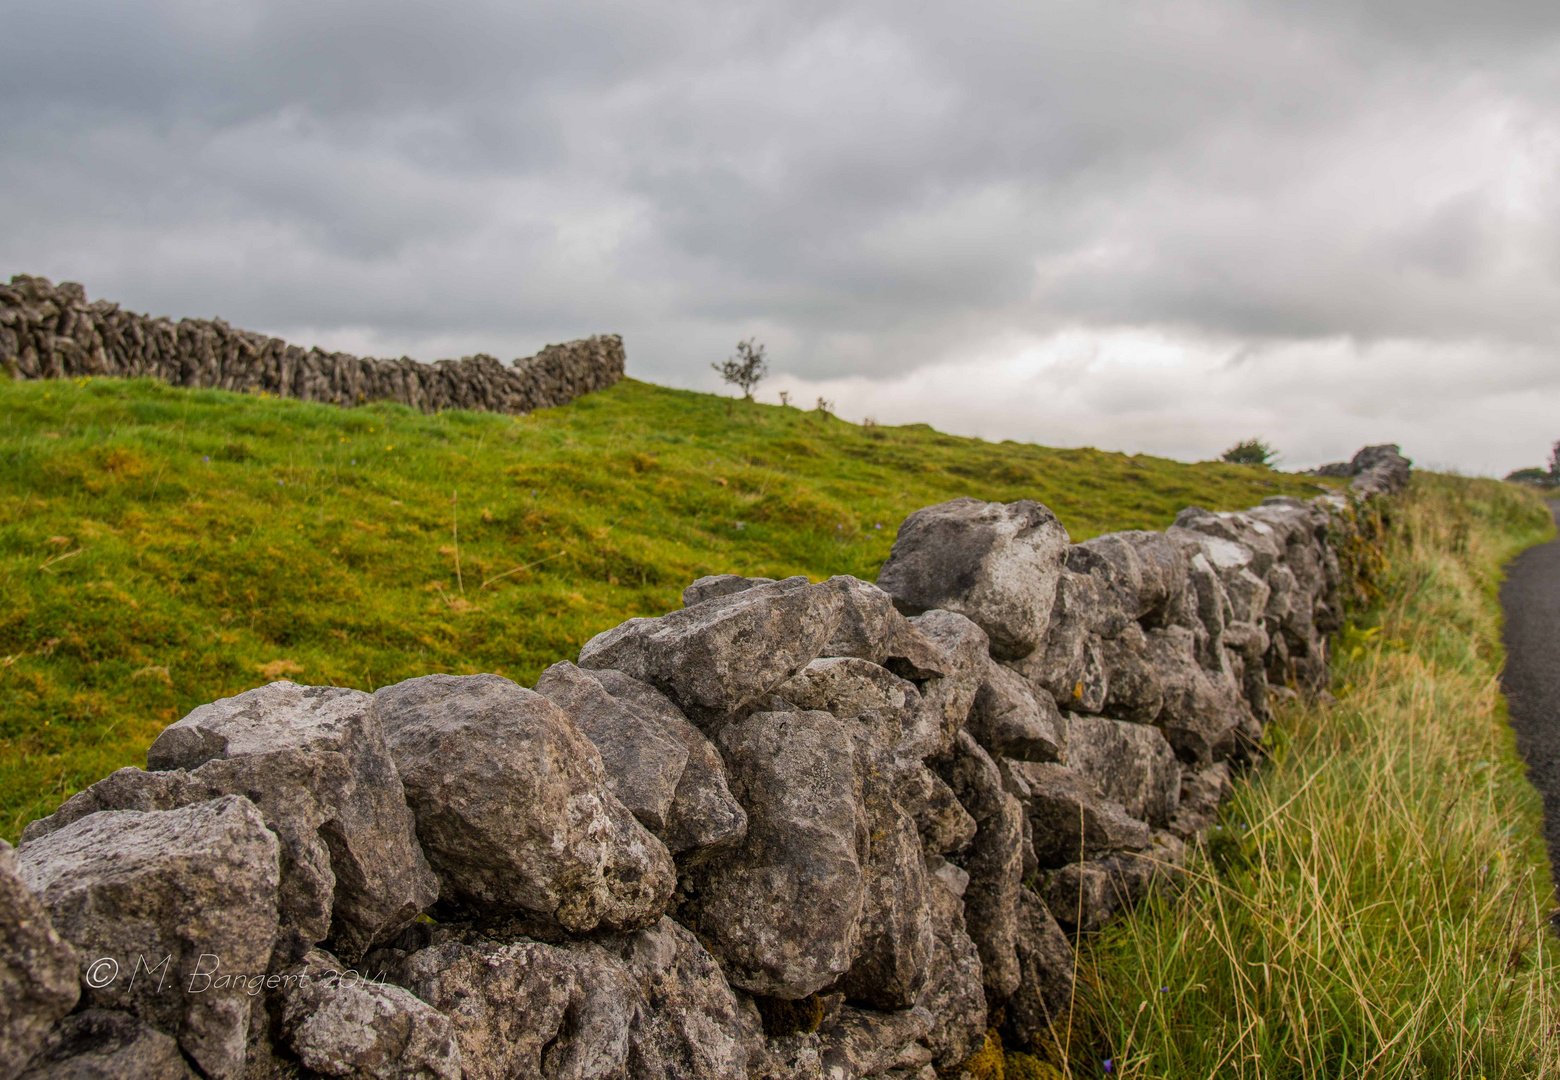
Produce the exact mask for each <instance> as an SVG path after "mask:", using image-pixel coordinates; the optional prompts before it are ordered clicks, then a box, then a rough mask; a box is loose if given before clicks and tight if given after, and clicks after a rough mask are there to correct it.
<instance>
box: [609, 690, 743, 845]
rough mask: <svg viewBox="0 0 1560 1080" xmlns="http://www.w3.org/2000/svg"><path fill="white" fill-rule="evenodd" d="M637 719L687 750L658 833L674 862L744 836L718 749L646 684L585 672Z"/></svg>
mask: <svg viewBox="0 0 1560 1080" xmlns="http://www.w3.org/2000/svg"><path fill="white" fill-rule="evenodd" d="M585 674H588V675H589V676H590V677H591V678H593V679H595V680H596V681H597V682H598V683H600V684H601V686H602V687H603V688H604V689H605V690H606V691H607V693H609V694H611V695H612V696H613V697H615V698H617V699H618V701H620V702H622V703H623V704H625V705H627V706H628V707H629V708H631V709H634V710H636V711H637V712H638V713H639V714H640V715H642V716H648V717H653V718H654V719H655V721H656V722H657V723H659V724H660V725H661V728H662V730H664V731H665V732H666V733H667V734H668V735H671V736H672V737H673V738H675V739H677V740H678V741H679V742H681V743H682V746H683V749H684V750H686V751H687V752H688V758H687V761H686V762H685V763H684V765H683V771H682V776H681V777H680V778H679V779H678V781H677V790H676V792H675V793H674V795H673V797H672V805H671V807H670V808H669V809H668V810H667V815H666V825H665V827H664V829H663V830H662V832H661V833H660V834H658V835H660V837H661V839H662V841H663V842H664V843H665V844H666V847H667V850H668V851H670V852H671V853H672V854H673V855H676V856H677V857H678V859H679V861H681V862H684V863H689V864H691V863H693V862H696V861H699V860H702V859H706V858H710V857H712V856H714V855H715V854H718V853H719V852H721V851H724V850H726V849H727V848H729V847H730V846H731V845H732V844H735V843H736V842H737V841H739V840H741V839H742V838H743V837H744V836H746V835H747V812H746V811H745V810H743V809H742V806H741V804H740V803H738V802H737V800H736V797H735V796H733V795H732V794H731V789H730V788H729V787H728V786H727V784H726V766H725V763H724V762H722V761H721V759H720V751H718V750H716V749H715V744H714V743H712V742H710V741H709V740H708V739H706V738H705V737H704V736H703V734H701V733H700V731H699V729H698V728H696V727H694V726H693V725H692V724H691V723H689V722H688V718H687V717H686V716H684V715H683V713H682V710H681V709H679V708H678V707H677V706H676V705H675V704H673V703H672V699H671V698H669V697H667V696H666V695H665V694H663V693H661V691H659V690H657V689H656V688H655V687H653V686H651V685H650V684H649V683H645V682H640V681H639V680H638V679H636V678H634V677H633V676H632V675H625V674H623V673H622V672H621V671H613V670H612V669H610V668H602V669H598V670H593V671H588V672H585Z"/></svg>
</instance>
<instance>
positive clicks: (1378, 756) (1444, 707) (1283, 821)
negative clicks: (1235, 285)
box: [1084, 473, 1560, 1080]
mask: <svg viewBox="0 0 1560 1080" xmlns="http://www.w3.org/2000/svg"><path fill="white" fill-rule="evenodd" d="M1552 532H1553V526H1552V524H1551V522H1550V517H1549V514H1548V513H1547V511H1546V510H1545V508H1544V506H1543V504H1542V502H1541V501H1540V500H1539V498H1538V497H1537V496H1536V495H1534V494H1533V493H1531V492H1528V491H1524V490H1522V489H1520V488H1518V487H1516V486H1515V485H1511V484H1500V483H1498V482H1496V481H1493V480H1465V479H1459V478H1455V477H1446V476H1436V475H1434V474H1427V473H1418V474H1416V475H1415V478H1414V486H1413V488H1412V490H1411V493H1410V494H1409V496H1408V497H1407V498H1406V499H1405V500H1403V502H1402V504H1401V505H1400V506H1399V508H1398V510H1397V512H1396V523H1395V527H1394V529H1393V530H1392V531H1391V532H1390V533H1389V534H1388V535H1387V540H1386V556H1387V572H1386V575H1385V577H1384V579H1383V581H1382V584H1383V586H1384V590H1383V595H1382V597H1381V599H1380V601H1379V603H1378V604H1377V605H1376V606H1375V607H1374V608H1373V609H1372V610H1370V611H1366V612H1361V613H1357V615H1356V618H1355V622H1354V624H1353V625H1351V626H1350V627H1349V628H1348V629H1347V630H1346V632H1345V633H1344V634H1343V635H1342V636H1341V637H1340V639H1339V641H1338V648H1337V653H1336V657H1335V663H1334V670H1333V679H1334V687H1333V689H1334V692H1335V693H1336V694H1337V696H1338V698H1339V702H1338V704H1336V705H1334V706H1331V707H1324V706H1314V705H1313V706H1290V707H1288V708H1286V709H1283V710H1281V711H1280V713H1279V717H1278V722H1277V723H1276V724H1275V725H1274V727H1273V728H1271V729H1270V730H1269V740H1270V742H1272V744H1273V745H1274V747H1275V750H1276V753H1275V757H1274V760H1273V761H1272V762H1270V763H1269V764H1268V765H1266V766H1265V767H1264V768H1263V769H1262V771H1261V772H1260V773H1258V774H1257V775H1256V777H1255V778H1254V779H1252V780H1250V781H1249V782H1245V783H1242V784H1240V785H1238V788H1237V793H1236V797H1235V798H1234V800H1232V801H1231V802H1230V803H1229V804H1228V805H1227V806H1226V807H1225V810H1224V813H1223V816H1222V825H1221V827H1220V829H1219V830H1217V831H1216V832H1215V833H1214V836H1213V841H1212V843H1211V844H1210V845H1209V846H1208V847H1207V848H1206V849H1204V855H1203V857H1202V858H1200V859H1199V860H1198V861H1197V862H1196V863H1195V864H1194V866H1193V874H1192V882H1191V884H1190V886H1189V887H1188V888H1187V889H1186V890H1185V891H1184V892H1183V893H1181V894H1179V895H1176V896H1169V895H1165V896H1160V897H1158V898H1156V899H1155V900H1154V901H1153V902H1151V903H1149V904H1146V905H1144V906H1143V907H1142V908H1140V909H1138V910H1137V911H1135V912H1133V913H1132V914H1130V915H1129V916H1128V917H1127V918H1126V919H1123V920H1122V921H1121V922H1119V923H1117V924H1115V925H1114V926H1112V927H1110V928H1108V929H1107V930H1106V931H1105V933H1104V934H1103V936H1102V937H1101V939H1100V941H1099V942H1098V947H1097V948H1096V949H1095V950H1093V952H1092V954H1091V953H1088V952H1086V953H1085V954H1084V955H1085V956H1086V957H1089V960H1088V961H1087V962H1086V963H1085V976H1086V978H1085V982H1086V983H1088V984H1091V985H1092V986H1093V987H1094V992H1095V995H1096V996H1097V1002H1098V1008H1097V1010H1096V1011H1095V1014H1094V1016H1093V1017H1092V1019H1093V1021H1094V1022H1095V1024H1096V1025H1097V1030H1099V1031H1102V1032H1103V1033H1104V1034H1103V1043H1104V1046H1103V1047H1101V1048H1100V1049H1099V1050H1097V1051H1096V1054H1097V1055H1099V1056H1107V1055H1108V1056H1112V1057H1113V1060H1114V1073H1115V1075H1117V1076H1119V1077H1122V1078H1123V1080H1134V1078H1143V1080H1148V1078H1154V1080H1158V1078H1169V1077H1176V1078H1183V1077H1215V1076H1220V1077H1222V1076H1229V1077H1263V1078H1285V1080H1288V1078H1294V1080H1300V1078H1307V1080H1309V1078H1326V1080H1333V1078H1339V1077H1379V1078H1381V1080H1391V1078H1397V1077H1402V1078H1405V1080H1407V1078H1410V1077H1414V1078H1418V1077H1465V1078H1467V1080H1497V1078H1508V1077H1509V1078H1515V1077H1553V1076H1555V1075H1557V1073H1560V1053H1557V1050H1560V949H1557V946H1556V943H1555V940H1554V935H1553V932H1552V929H1551V926H1550V913H1551V912H1552V911H1553V909H1554V890H1553V888H1552V886H1551V884H1550V877H1549V867H1548V863H1547V859H1546V856H1545V852H1544V845H1543V828H1542V814H1543V808H1542V805H1541V802H1540V799H1539V796H1538V793H1537V792H1536V791H1535V790H1534V789H1533V787H1532V785H1530V784H1529V783H1528V781H1527V778H1526V773H1525V770H1524V768H1523V765H1522V762H1521V760H1520V759H1519V758H1518V756H1517V752H1516V748H1515V744H1514V741H1513V738H1512V734H1511V731H1510V729H1509V727H1508V726H1507V724H1506V718H1505V709H1504V704H1503V702H1502V699H1501V697H1500V693H1499V687H1498V684H1497V681H1496V674H1497V672H1498V671H1499V669H1500V664H1501V644H1500V633H1499V626H1500V604H1499V600H1498V598H1497V596H1496V591H1495V590H1496V587H1497V584H1498V582H1499V580H1500V567H1501V566H1502V565H1503V564H1504V563H1505V561H1506V560H1507V559H1508V558H1510V557H1511V556H1512V555H1513V554H1515V553H1516V552H1517V551H1518V550H1520V549H1521V548H1522V547H1524V546H1526V545H1527V544H1530V543H1534V542H1536V541H1538V540H1542V539H1546V538H1548V536H1549V535H1551V534H1552ZM1091 1064H1092V1063H1091Z"/></svg>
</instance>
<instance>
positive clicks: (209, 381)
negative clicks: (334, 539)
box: [0, 274, 623, 413]
mask: <svg viewBox="0 0 1560 1080" xmlns="http://www.w3.org/2000/svg"><path fill="white" fill-rule="evenodd" d="M0 369H3V370H4V371H6V372H7V373H9V374H10V375H11V377H12V378H20V379H60V378H77V377H80V376H90V375H114V376H120V377H124V378H134V377H147V378H153V379H161V380H162V381H163V382H167V383H172V384H173V385H175V386H189V387H206V388H213V389H218V390H236V391H240V392H252V393H259V392H264V393H269V394H276V395H278V396H279V397H290V398H299V399H301V400H303V401H327V402H330V403H332V404H335V405H361V404H363V403H365V402H369V401H398V402H400V403H401V404H403V405H410V406H412V407H413V408H415V409H421V410H422V411H423V412H437V411H438V410H440V409H481V410H485V411H488V412H502V413H525V412H530V411H531V410H533V409H544V408H550V407H552V406H555V405H563V404H565V403H567V402H569V401H573V400H574V399H575V398H577V397H579V396H580V395H581V394H588V393H590V392H591V391H593V390H603V389H605V388H606V387H609V386H611V385H612V384H613V383H615V382H617V381H618V380H619V379H621V378H622V377H623V339H622V338H620V337H618V336H617V335H616V334H603V335H599V336H596V337H589V338H584V339H582V340H580V341H571V342H569V343H568V344H566V345H549V346H547V347H546V348H545V349H543V350H542V351H541V352H539V353H537V354H536V355H535V356H532V357H527V358H525V359H522V360H515V361H514V362H513V363H512V364H504V363H502V362H501V361H499V360H498V359H496V358H495V357H492V356H488V355H486V354H478V355H477V356H468V357H464V358H463V359H460V360H440V361H438V362H437V363H433V364H424V363H419V362H418V361H416V360H412V359H409V358H407V357H402V358H401V359H399V360H376V359H373V358H371V357H357V356H350V355H348V354H347V353H339V352H336V353H330V352H324V351H323V350H320V349H317V348H315V349H303V348H300V347H299V346H297V345H289V344H287V343H286V342H285V341H282V340H281V339H279V338H273V337H267V336H266V335H264V334H257V333H254V332H253V331H250V330H237V329H234V328H233V327H231V326H229V325H228V324H227V323H225V322H223V321H222V320H221V319H182V320H180V321H179V322H177V323H176V322H174V321H172V320H171V319H166V318H152V317H151V316H148V315H137V314H135V313H134V312H130V311H124V310H121V309H120V307H119V305H118V304H113V303H109V302H108V301H106V300H97V301H92V302H90V303H89V302H88V300H87V294H86V290H85V289H83V288H82V287H81V286H80V285H78V284H75V283H74V282H64V283H62V284H60V285H53V284H51V283H50V282H49V281H48V279H46V278H40V277H29V276H27V275H25V274H20V275H17V276H15V277H13V278H11V284H10V285H9V286H5V285H0Z"/></svg>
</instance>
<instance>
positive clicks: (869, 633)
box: [821, 575, 950, 679]
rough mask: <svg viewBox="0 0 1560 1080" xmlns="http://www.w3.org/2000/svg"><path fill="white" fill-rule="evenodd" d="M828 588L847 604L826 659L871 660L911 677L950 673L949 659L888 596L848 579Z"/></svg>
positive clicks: (827, 647) (834, 580)
mask: <svg viewBox="0 0 1560 1080" xmlns="http://www.w3.org/2000/svg"><path fill="white" fill-rule="evenodd" d="M825 584H826V585H829V586H831V587H833V588H836V589H838V590H839V591H840V597H841V601H842V605H841V608H840V622H839V626H838V627H837V628H836V629H835V631H834V636H833V637H832V638H830V639H829V642H828V644H827V645H825V646H824V647H823V653H822V654H821V655H823V656H854V657H856V658H858V659H861V660H869V661H871V662H872V663H874V664H879V665H881V666H883V667H886V668H888V669H889V670H891V671H893V672H894V673H895V674H896V675H900V676H902V677H904V678H906V679H929V678H933V677H934V676H940V675H947V674H950V672H949V668H948V657H947V656H945V655H944V654H943V652H942V650H941V649H939V648H938V647H937V646H936V645H934V644H932V643H931V642H930V641H928V640H927V639H926V638H925V637H924V636H922V634H921V633H920V631H918V630H917V629H916V628H915V626H913V625H912V624H911V623H910V621H909V620H908V619H906V618H905V617H904V615H902V614H901V613H900V611H899V609H898V608H896V607H894V598H893V597H891V596H889V595H888V593H886V592H884V591H883V590H882V589H880V588H878V587H877V586H876V585H874V584H872V583H871V582H868V581H862V580H861V579H860V578H854V577H849V576H847V575H839V576H836V577H832V578H830V579H829V580H828V581H827V582H825Z"/></svg>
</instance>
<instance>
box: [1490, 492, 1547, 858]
mask: <svg viewBox="0 0 1560 1080" xmlns="http://www.w3.org/2000/svg"><path fill="white" fill-rule="evenodd" d="M1549 508H1550V511H1551V512H1552V513H1553V514H1555V518H1556V520H1557V521H1560V501H1556V502H1551V503H1550V504H1549ZM1500 602H1501V606H1502V607H1503V608H1505V610H1506V629H1505V634H1504V637H1505V640H1506V670H1505V671H1504V672H1502V673H1501V688H1502V689H1503V690H1504V691H1505V693H1506V703H1507V705H1508V706H1509V707H1510V710H1511V726H1512V728H1513V729H1514V730H1515V731H1516V733H1517V748H1518V749H1519V750H1520V751H1521V752H1522V756H1523V758H1525V759H1526V760H1527V763H1528V775H1529V777H1530V778H1531V779H1532V781H1533V785H1534V786H1535V787H1537V788H1538V790H1539V793H1540V794H1542V795H1543V797H1544V835H1545V839H1547V840H1548V842H1549V865H1550V867H1551V870H1552V871H1560V540H1551V541H1550V542H1549V543H1547V544H1540V545H1539V546H1538V547H1534V548H1528V550H1526V551H1524V552H1523V553H1522V554H1521V555H1518V556H1517V557H1516V558H1515V559H1513V560H1511V563H1510V564H1509V565H1508V566H1507V567H1506V581H1505V583H1504V584H1503V585H1501V587H1500Z"/></svg>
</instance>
